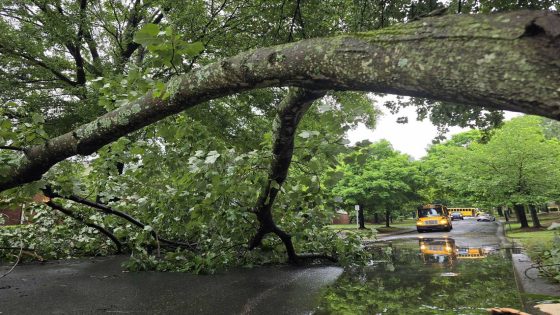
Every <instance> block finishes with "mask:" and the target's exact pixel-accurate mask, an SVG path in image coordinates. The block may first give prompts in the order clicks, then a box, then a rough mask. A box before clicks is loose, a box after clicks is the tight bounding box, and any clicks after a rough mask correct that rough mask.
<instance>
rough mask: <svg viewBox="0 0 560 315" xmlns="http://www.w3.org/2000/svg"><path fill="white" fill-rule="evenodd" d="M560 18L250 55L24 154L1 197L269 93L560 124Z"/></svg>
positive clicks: (199, 72) (456, 26)
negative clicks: (128, 142) (404, 102)
mask: <svg viewBox="0 0 560 315" xmlns="http://www.w3.org/2000/svg"><path fill="white" fill-rule="evenodd" d="M558 56H560V16H559V15H558V14H557V13H551V12H543V11H518V12H510V13H505V14H496V15H468V16H444V17H438V18H425V19H421V20H419V21H415V22H412V23H407V24H401V25H397V26H394V27H390V28H386V29H382V30H378V31H374V32H368V33H359V34H354V35H341V36H337V37H332V38H316V39H310V40H304V41H300V42H296V43H291V44H285V45H280V46H275V47H269V48H261V49H256V50H252V51H248V52H245V53H242V54H239V55H237V56H234V57H231V58H227V59H224V60H222V61H221V62H216V63H213V64H210V65H208V66H205V67H202V68H200V69H196V70H193V71H192V72H190V73H188V74H185V75H182V76H178V77H175V78H173V79H172V80H170V81H169V82H168V84H167V87H166V89H167V94H169V96H168V97H165V98H162V97H161V96H158V97H156V96H154V94H153V93H148V95H145V96H144V97H142V98H139V99H138V100H136V101H134V102H131V103H129V104H126V105H123V106H121V107H119V108H118V109H116V110H114V111H112V112H109V113H107V114H105V115H103V116H101V117H99V118H97V119H95V120H94V121H92V122H90V123H88V124H85V125H82V126H79V127H77V128H76V129H74V130H73V131H71V132H68V133H66V134H63V135H61V136H58V137H55V138H52V139H50V140H48V141H46V142H45V143H44V144H42V145H36V146H32V147H28V148H22V151H21V152H22V153H21V158H20V159H19V161H18V163H17V165H16V166H13V167H12V168H10V169H9V170H8V171H6V172H5V173H4V174H1V178H0V191H4V190H6V189H9V188H13V187H17V186H19V185H22V184H25V183H29V182H32V181H35V180H38V179H40V178H41V176H42V175H43V174H44V173H45V172H47V171H48V170H49V169H50V168H51V167H52V166H53V165H55V164H56V163H58V162H60V161H62V160H64V159H66V158H68V157H71V156H74V155H78V154H79V155H88V154H91V153H93V152H95V151H96V150H98V149H99V148H101V147H102V146H104V145H106V144H109V143H111V142H113V141H115V140H116V139H118V138H119V137H121V136H123V135H126V134H128V133H130V132H133V131H135V130H138V129H140V128H142V127H144V126H147V125H149V124H151V123H154V122H156V121H159V120H161V119H163V118H165V117H167V116H170V115H173V114H176V113H179V112H181V111H183V110H185V109H188V108H191V107H193V106H195V105H198V104H200V103H203V102H205V101H208V100H211V99H216V98H220V97H223V96H227V95H231V94H235V93H240V92H243V91H248V90H251V89H255V88H261V87H273V86H298V87H304V88H307V89H311V90H329V89H336V90H362V91H372V92H378V93H393V94H400V95H410V96H417V97H425V98H431V99H434V100H442V101H453V102H459V103H463V104H470V105H481V104H483V105H484V106H488V107H493V108H498V109H505V110H513V111H520V112H525V113H529V114H537V115H542V116H546V117H550V118H553V119H559V118H560V89H558V86H559V85H558V82H560V71H558V68H559V67H560V59H559V58H558Z"/></svg>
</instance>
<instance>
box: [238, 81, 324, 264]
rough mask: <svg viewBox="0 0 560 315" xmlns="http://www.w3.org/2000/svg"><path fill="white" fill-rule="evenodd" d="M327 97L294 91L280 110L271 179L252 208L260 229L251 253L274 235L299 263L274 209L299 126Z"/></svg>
mask: <svg viewBox="0 0 560 315" xmlns="http://www.w3.org/2000/svg"><path fill="white" fill-rule="evenodd" d="M324 95H325V92H323V91H309V90H304V89H292V90H290V91H289V93H288V95H287V96H286V97H285V98H284V100H282V102H281V103H280V105H279V107H278V110H277V114H276V118H275V119H274V126H273V140H272V141H273V144H272V161H271V163H270V168H269V171H268V179H267V182H266V184H265V185H264V186H263V188H262V190H261V193H260V194H259V197H258V199H257V203H256V205H255V207H254V208H253V212H254V213H255V215H256V216H257V220H258V223H259V227H258V229H257V232H256V234H255V236H253V238H252V239H251V240H250V242H249V249H253V248H255V247H257V246H260V245H261V242H262V240H263V238H264V236H265V235H266V234H269V233H274V234H276V235H277V236H278V237H279V238H280V239H281V240H282V242H283V243H284V246H285V247H286V252H287V254H288V260H289V261H290V262H292V263H295V262H297V261H298V256H297V254H296V251H295V249H294V246H293V244H292V237H291V235H290V234H288V233H286V232H285V231H283V230H281V229H280V228H279V227H278V226H276V223H275V222H274V219H273V217H272V206H273V205H274V201H275V199H276V196H277V195H278V192H279V191H280V187H281V186H282V184H284V181H285V180H286V177H287V176H288V169H289V168H290V164H291V162H292V155H293V151H294V136H295V133H296V130H297V126H298V124H299V122H300V120H301V118H302V117H303V115H304V114H305V112H306V111H307V110H308V109H309V107H310V106H311V104H312V103H313V101H315V100H316V99H318V98H321V97H323V96H324Z"/></svg>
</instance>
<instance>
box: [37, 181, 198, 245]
mask: <svg viewBox="0 0 560 315" xmlns="http://www.w3.org/2000/svg"><path fill="white" fill-rule="evenodd" d="M45 195H47V196H48V197H51V198H63V199H67V200H71V201H74V202H77V203H80V204H83V205H86V206H88V207H92V208H94V209H97V210H99V211H101V212H103V213H105V214H110V215H115V216H117V217H120V218H123V219H125V220H126V221H128V222H130V223H132V224H134V225H136V226H137V227H139V228H141V229H143V228H144V227H145V226H146V224H144V223H142V222H140V220H138V219H136V218H134V217H133V216H131V215H129V214H127V213H124V212H122V211H118V210H115V209H113V208H111V207H109V206H106V205H104V204H100V203H97V202H93V201H90V200H87V199H84V198H81V197H79V196H76V195H70V196H61V195H59V194H57V193H55V192H52V191H50V190H47V191H45ZM150 235H152V237H153V238H154V239H155V240H156V241H157V242H161V243H165V244H169V245H174V246H177V247H183V248H188V249H194V248H195V245H193V244H188V243H183V242H177V241H172V240H167V239H164V238H161V237H159V235H158V234H157V232H156V231H155V230H152V231H150Z"/></svg>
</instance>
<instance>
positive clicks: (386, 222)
mask: <svg viewBox="0 0 560 315" xmlns="http://www.w3.org/2000/svg"><path fill="white" fill-rule="evenodd" d="M390 219H391V214H390V213H389V210H385V226H386V227H390V224H389V223H390V222H389V220H390Z"/></svg>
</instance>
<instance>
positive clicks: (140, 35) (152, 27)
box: [134, 23, 162, 46]
mask: <svg viewBox="0 0 560 315" xmlns="http://www.w3.org/2000/svg"><path fill="white" fill-rule="evenodd" d="M158 34H159V25H157V24H152V23H148V24H146V25H144V26H143V27H142V28H141V29H140V30H139V31H138V32H136V33H135V34H134V41H135V42H137V43H138V44H140V45H142V46H148V45H155V44H159V43H161V42H162V39H160V38H158Z"/></svg>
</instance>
